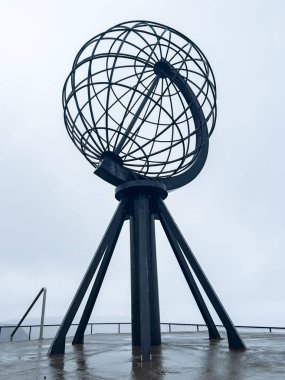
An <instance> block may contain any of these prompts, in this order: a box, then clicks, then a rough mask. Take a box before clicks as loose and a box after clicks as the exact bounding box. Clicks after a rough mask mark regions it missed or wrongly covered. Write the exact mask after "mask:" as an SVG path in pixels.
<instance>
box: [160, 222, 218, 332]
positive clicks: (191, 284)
mask: <svg viewBox="0 0 285 380" xmlns="http://www.w3.org/2000/svg"><path fill="white" fill-rule="evenodd" d="M160 221H161V224H162V227H163V229H164V232H165V234H166V236H167V238H168V241H169V243H170V245H171V247H172V249H173V252H174V254H175V256H176V259H177V261H178V263H179V265H180V268H181V270H182V272H183V274H184V277H185V279H186V281H187V283H188V286H189V288H190V290H191V292H192V294H193V297H194V299H195V301H196V303H197V306H198V308H199V310H200V312H201V314H202V317H203V319H204V321H205V323H206V325H207V328H208V332H209V338H210V339H221V337H220V334H219V332H218V330H217V327H216V325H215V323H214V321H213V319H212V317H211V314H210V312H209V310H208V308H207V305H206V304H205V301H204V300H203V297H202V294H201V292H200V290H199V288H198V286H197V285H196V282H195V279H194V277H193V275H192V273H191V271H190V269H189V267H188V265H187V262H186V260H185V258H184V255H183V253H182V252H181V248H180V246H179V244H178V243H177V240H176V239H175V237H174V235H173V233H172V231H171V229H170V227H169V225H168V224H167V222H166V221H165V218H164V216H163V215H161V216H160Z"/></svg>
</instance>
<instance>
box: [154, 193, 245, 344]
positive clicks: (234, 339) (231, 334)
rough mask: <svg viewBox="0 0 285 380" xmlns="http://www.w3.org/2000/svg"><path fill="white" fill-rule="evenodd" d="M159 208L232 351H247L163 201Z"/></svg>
mask: <svg viewBox="0 0 285 380" xmlns="http://www.w3.org/2000/svg"><path fill="white" fill-rule="evenodd" d="M158 208H159V214H160V215H161V216H162V217H163V218H164V220H165V221H166V222H167V224H168V225H169V228H170V229H171V230H172V232H173V235H174V236H175V239H176V241H177V243H178V244H179V246H180V247H181V250H182V251H183V253H184V255H185V257H186V259H187V260H188V262H189V264H190V266H191V267H192V269H193V271H194V273H195V274H196V276H197V278H198V280H199V281H200V284H201V285H202V287H203V289H204V291H205V293H206V294H207V296H208V298H209V300H210V302H211V303H212V305H213V307H214V309H215V310H216V313H217V314H218V316H219V318H220V320H221V321H222V323H223V325H224V327H225V329H226V331H227V335H228V343H229V348H231V349H243V350H244V349H246V346H245V344H244V342H243V341H242V339H241V337H240V335H239V333H238V331H237V330H236V328H235V326H234V325H233V323H232V321H231V319H230V317H229V315H228V314H227V312H226V310H225V309H224V307H223V305H222V303H221V301H220V300H219V298H218V296H217V294H216V293H215V291H214V289H213V288H212V286H211V284H210V282H209V280H208V279H207V277H206V275H205V273H204V272H203V270H202V268H201V267H200V265H199V263H198V261H197V260H196V258H195V256H194V254H193V252H192V251H191V249H190V247H189V246H188V244H187V242H186V240H185V239H184V237H183V235H182V234H181V232H180V230H179V228H178V227H177V225H176V223H175V222H174V220H173V218H172V216H171V214H170V213H169V211H168V210H167V208H166V206H165V204H164V202H163V201H162V200H161V199H159V200H158Z"/></svg>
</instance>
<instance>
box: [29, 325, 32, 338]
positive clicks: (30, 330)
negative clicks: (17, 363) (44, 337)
mask: <svg viewBox="0 0 285 380" xmlns="http://www.w3.org/2000/svg"><path fill="white" fill-rule="evenodd" d="M31 332H32V326H30V329H29V340H31Z"/></svg>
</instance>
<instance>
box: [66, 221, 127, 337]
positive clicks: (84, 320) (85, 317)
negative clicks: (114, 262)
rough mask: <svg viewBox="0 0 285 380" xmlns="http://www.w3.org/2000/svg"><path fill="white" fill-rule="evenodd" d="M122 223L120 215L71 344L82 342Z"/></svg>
mask: <svg viewBox="0 0 285 380" xmlns="http://www.w3.org/2000/svg"><path fill="white" fill-rule="evenodd" d="M123 223H124V218H123V217H122V218H121V220H120V221H119V223H118V225H117V227H116V230H114V234H113V236H112V237H111V238H110V242H109V244H108V247H107V248H106V252H105V254H104V257H103V259H102V261H101V264H100V268H99V270H98V273H97V274H96V278H95V281H94V285H93V287H92V289H91V292H90V294H89V298H88V301H87V303H86V306H85V308H84V311H83V314H82V317H81V319H80V322H79V325H78V327H77V330H76V332H75V335H74V338H73V341H72V344H82V343H83V342H84V332H85V330H86V326H87V324H88V322H89V319H90V316H91V313H92V311H93V308H94V305H95V302H96V300H97V297H98V294H99V291H100V289H101V285H102V283H103V281H104V277H105V274H106V272H107V269H108V266H109V264H110V261H111V258H112V255H113V252H114V249H115V246H116V244H117V241H118V237H119V235H120V232H121V229H122V226H123Z"/></svg>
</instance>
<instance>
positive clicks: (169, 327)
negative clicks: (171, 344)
mask: <svg viewBox="0 0 285 380" xmlns="http://www.w3.org/2000/svg"><path fill="white" fill-rule="evenodd" d="M168 329H169V332H170V333H171V323H168Z"/></svg>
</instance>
